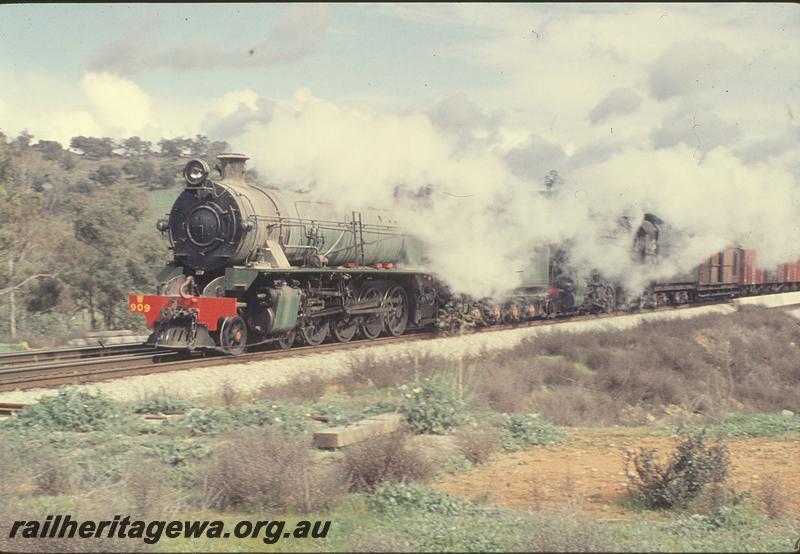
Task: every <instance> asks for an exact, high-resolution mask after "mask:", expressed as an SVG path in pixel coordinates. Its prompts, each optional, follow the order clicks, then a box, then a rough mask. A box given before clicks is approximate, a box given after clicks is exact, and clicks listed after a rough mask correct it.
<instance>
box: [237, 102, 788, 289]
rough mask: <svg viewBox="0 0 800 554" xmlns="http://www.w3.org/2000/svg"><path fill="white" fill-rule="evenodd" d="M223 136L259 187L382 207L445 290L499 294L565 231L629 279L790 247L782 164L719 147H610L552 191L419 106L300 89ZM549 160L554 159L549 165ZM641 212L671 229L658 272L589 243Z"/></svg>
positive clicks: (608, 269) (611, 272) (583, 253)
mask: <svg viewBox="0 0 800 554" xmlns="http://www.w3.org/2000/svg"><path fill="white" fill-rule="evenodd" d="M234 142H235V144H236V145H237V147H238V148H239V149H241V150H243V151H245V152H247V153H248V155H250V156H251V157H252V158H253V162H254V164H255V165H256V167H257V168H258V170H259V172H260V174H261V175H262V176H263V177H264V178H265V179H266V181H267V182H269V183H271V184H276V185H279V186H285V187H288V188H295V189H308V188H309V187H311V188H312V190H313V194H314V195H315V197H316V198H319V199H320V200H326V201H330V202H333V203H335V204H336V205H338V206H340V207H342V208H349V207H352V208H358V207H367V206H371V207H390V208H392V209H394V210H395V211H396V212H397V216H398V219H399V220H400V221H401V222H403V223H404V225H405V227H406V228H407V230H408V231H410V232H412V233H413V234H415V235H417V236H418V237H419V238H420V239H422V241H423V242H424V243H425V245H426V249H427V254H428V257H429V258H430V267H429V268H427V269H428V270H430V271H432V272H434V273H436V274H437V275H438V276H439V277H440V278H441V279H443V280H444V281H446V282H447V283H448V284H449V285H450V286H451V287H452V288H453V289H454V290H456V291H459V292H466V293H469V294H472V295H474V296H476V297H486V296H495V297H497V296H500V295H501V294H502V293H503V292H504V291H508V290H509V289H511V288H513V287H515V286H517V285H518V273H517V271H518V270H521V269H522V268H523V267H524V266H525V263H526V262H527V259H528V258H529V253H530V251H531V248H532V247H533V246H534V245H539V244H554V243H562V242H564V241H570V242H571V244H572V247H573V250H572V257H573V261H574V262H576V263H578V264H580V266H582V268H583V269H587V268H597V269H599V270H600V271H601V272H603V273H604V274H605V275H607V276H608V277H613V278H616V279H619V280H621V281H623V282H624V283H625V284H627V285H628V286H629V287H632V288H635V287H641V286H642V285H643V284H644V283H646V282H647V280H649V279H651V278H653V277H659V278H667V277H670V276H671V275H672V274H673V273H674V272H677V271H685V270H688V269H690V268H691V267H692V266H696V264H698V263H699V262H701V261H702V260H703V259H704V258H706V257H708V256H709V255H711V254H713V253H714V252H716V251H719V250H720V249H721V248H723V247H724V246H726V245H727V244H730V243H732V242H735V241H738V242H741V243H743V244H744V245H745V246H746V247H750V248H756V249H758V250H759V254H760V260H761V261H762V262H763V263H765V264H772V263H777V262H780V261H786V260H789V259H796V258H797V257H798V256H800V244H798V242H797V241H796V240H794V239H795V237H797V234H798V233H797V232H798V215H800V199H799V198H798V194H797V186H796V183H795V181H794V178H793V177H792V176H791V174H790V173H789V172H788V171H785V170H783V169H780V168H776V167H770V166H767V165H750V166H748V165H745V164H743V163H742V162H741V161H740V160H739V159H738V158H736V157H734V156H733V155H732V154H730V153H729V152H728V151H727V150H725V149H723V148H721V147H720V148H717V149H714V150H712V151H710V152H708V153H705V154H704V155H703V154H700V156H701V157H698V154H697V153H696V152H695V151H693V150H692V149H691V148H689V147H686V146H685V145H678V146H675V147H673V148H671V149H662V150H639V149H627V150H622V151H621V152H619V153H617V154H616V155H614V156H612V157H611V159H609V160H607V161H603V162H597V163H593V164H590V165H585V166H583V167H578V168H576V169H573V171H572V173H571V174H569V175H568V176H567V184H566V185H564V186H563V187H561V189H560V191H559V193H558V194H557V195H554V196H552V197H546V196H543V195H542V194H540V191H541V190H542V188H543V186H542V182H543V179H544V175H545V173H546V172H547V170H549V169H553V168H542V180H541V181H537V182H532V181H526V180H524V179H522V178H520V177H518V176H517V175H515V174H514V173H512V172H511V170H510V169H509V167H508V166H507V164H506V162H505V161H504V159H503V156H502V154H503V152H499V151H498V152H495V151H492V150H491V149H490V148H487V147H486V146H485V145H481V146H480V148H478V147H476V146H474V145H473V146H469V145H467V146H465V145H464V141H463V140H460V139H459V138H458V137H456V136H454V135H452V134H448V133H445V132H443V131H442V130H441V129H439V128H437V127H436V126H434V125H433V124H432V122H431V120H430V119H429V117H428V116H427V115H426V114H423V113H411V114H405V115H396V114H378V113H372V112H368V111H365V110H362V109H358V108H352V107H344V106H340V105H336V104H334V103H332V102H328V101H325V100H321V99H318V98H315V97H313V96H312V95H311V94H310V93H308V92H307V91H300V92H299V93H298V94H296V95H295V97H294V99H293V100H292V101H291V102H288V103H286V102H284V103H278V104H276V105H275V107H274V110H273V112H272V117H271V118H270V119H269V120H268V121H266V122H254V123H252V124H250V126H249V127H248V129H247V131H246V132H245V133H243V134H242V135H241V136H240V137H239V138H238V139H236V140H235V141H234ZM556 169H558V168H556ZM646 212H653V213H655V214H657V215H658V216H659V217H661V218H662V219H664V220H666V221H667V222H669V223H670V224H671V225H672V226H673V227H675V228H676V229H678V230H680V232H681V233H680V238H679V239H676V240H679V242H678V243H676V244H675V245H674V246H675V247H674V248H673V249H672V252H671V255H670V257H669V259H668V260H666V262H665V263H664V264H663V265H661V266H660V267H659V268H657V269H654V268H652V267H642V266H640V265H638V264H634V263H633V262H632V261H631V258H630V249H631V240H632V236H631V235H630V234H621V235H620V236H618V237H617V238H616V239H615V240H611V239H603V238H601V237H603V236H607V235H608V234H609V231H613V230H614V229H615V222H616V221H617V218H618V217H619V216H620V215H622V214H627V215H629V216H631V218H632V219H631V221H632V224H633V225H634V229H633V230H634V231H635V227H636V226H638V224H639V222H640V221H641V218H642V215H643V214H644V213H646Z"/></svg>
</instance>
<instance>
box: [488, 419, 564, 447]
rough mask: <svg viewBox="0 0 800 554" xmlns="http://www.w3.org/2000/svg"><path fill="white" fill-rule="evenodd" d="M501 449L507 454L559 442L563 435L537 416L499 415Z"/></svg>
mask: <svg viewBox="0 0 800 554" xmlns="http://www.w3.org/2000/svg"><path fill="white" fill-rule="evenodd" d="M500 426H501V428H502V445H503V449H505V450H506V451H508V452H511V451H514V450H522V449H525V448H528V447H530V446H545V445H550V444H555V443H558V442H561V441H563V440H564V439H565V436H564V433H563V432H562V431H561V430H559V429H558V428H557V427H555V426H553V424H552V423H550V422H549V421H547V420H546V419H544V418H543V417H541V416H540V415H539V414H501V415H500Z"/></svg>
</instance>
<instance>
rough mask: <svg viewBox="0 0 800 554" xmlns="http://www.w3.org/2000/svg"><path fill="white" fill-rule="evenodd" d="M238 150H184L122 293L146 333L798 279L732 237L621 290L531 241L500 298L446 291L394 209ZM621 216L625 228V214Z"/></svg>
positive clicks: (609, 298)
mask: <svg viewBox="0 0 800 554" xmlns="http://www.w3.org/2000/svg"><path fill="white" fill-rule="evenodd" d="M247 159H248V158H247V157H246V156H244V155H241V154H223V155H221V156H219V157H218V164H217V167H216V169H217V170H218V171H219V174H220V175H219V178H218V179H212V178H211V176H210V168H209V166H208V165H207V164H206V163H205V162H204V161H202V160H192V161H190V162H189V163H188V164H186V166H185V168H184V170H183V177H184V180H185V182H186V185H185V188H184V190H183V191H182V192H181V194H180V195H179V196H178V198H177V199H176V201H175V203H174V205H173V206H172V210H171V211H170V214H169V219H168V220H161V221H159V222H158V223H157V228H158V229H159V230H160V231H161V232H162V233H166V234H167V235H168V238H169V243H170V248H171V249H172V250H173V254H174V257H173V261H172V262H170V263H169V264H168V265H167V266H166V267H164V268H163V269H162V270H161V271H160V272H159V273H158V275H157V280H158V289H157V292H156V294H155V295H136V294H132V295H130V297H129V309H130V311H132V312H135V313H140V314H142V315H144V316H145V318H146V320H147V326H148V327H149V328H151V329H152V334H151V335H150V337H149V339H148V343H149V344H153V345H155V346H160V347H167V348H174V349H186V350H194V349H217V350H222V351H223V352H226V353H230V354H240V353H242V352H244V351H245V349H246V348H247V347H248V346H254V345H261V344H268V343H273V344H277V345H278V346H280V347H281V348H290V347H291V346H292V345H293V344H294V343H295V342H296V341H298V340H299V341H301V342H302V343H304V344H307V345H310V346H316V345H319V344H321V343H322V342H323V341H325V340H326V339H328V338H329V337H330V338H332V339H333V340H336V341H339V342H347V341H350V340H351V339H352V338H353V337H354V336H356V335H359V336H361V337H364V338H367V339H375V338H377V337H379V336H380V335H382V334H386V335H392V336H399V335H402V334H403V333H404V332H406V331H407V330H409V329H421V328H432V327H438V328H439V329H443V330H445V331H450V332H452V331H455V330H457V329H459V328H461V327H463V326H465V325H467V326H473V325H480V326H482V325H492V324H496V323H514V322H519V321H527V320H531V319H538V318H543V317H555V316H561V315H571V314H576V313H588V312H610V311H613V310H615V309H618V308H631V307H655V306H659V305H664V304H684V303H691V302H696V301H700V300H702V299H704V298H709V297H716V296H737V295H741V294H754V293H759V292H768V291H780V290H787V289H790V290H796V289H797V286H798V284H800V263H795V264H784V265H783V266H781V268H782V269H781V268H779V270H778V271H776V272H772V273H769V272H764V271H761V270H758V269H756V268H755V253H754V252H753V251H749V250H744V249H742V248H738V247H737V248H730V249H726V250H725V252H723V253H720V254H719V255H717V256H715V257H712V258H710V259H709V260H708V261H707V262H706V263H704V264H702V265H701V266H700V267H698V268H697V271H696V272H691V273H690V274H689V275H685V276H681V277H679V278H676V279H674V280H673V281H672V282H669V283H660V284H655V283H654V284H651V286H650V287H648V289H647V290H646V291H645V293H644V294H643V295H641V296H637V297H636V298H633V299H628V298H626V294H625V291H624V290H623V289H622V287H620V286H619V285H618V284H614V283H610V282H607V281H605V280H604V279H603V278H602V276H601V275H599V274H598V273H597V272H590V273H589V274H588V275H584V274H581V273H580V272H579V271H577V270H575V269H574V268H571V267H570V266H569V253H568V252H567V251H565V250H564V249H563V248H558V247H555V246H551V247H539V248H536V249H534V250H533V251H532V253H531V257H530V259H529V260H527V261H526V266H525V267H524V268H523V269H522V270H518V271H517V273H518V274H520V284H519V287H518V288H517V289H516V290H515V291H513V293H512V294H511V295H510V296H509V298H507V299H505V300H504V301H503V302H502V303H499V304H498V303H497V302H494V301H486V300H484V301H479V300H475V299H470V298H467V297H465V296H463V295H461V296H457V295H452V294H451V293H450V292H449V290H448V289H447V287H446V286H445V285H444V284H442V283H440V282H438V281H437V280H436V279H435V278H434V276H432V275H430V274H428V273H427V272H425V271H424V270H423V269H421V268H423V267H424V261H425V260H424V253H423V252H422V248H421V246H420V243H419V242H418V241H417V240H416V239H415V238H414V237H412V236H411V235H409V234H406V233H404V232H403V231H402V230H401V229H400V227H399V226H398V222H397V221H396V220H395V218H394V216H393V214H392V212H391V211H388V210H377V209H367V210H361V211H350V212H349V213H339V212H338V211H337V209H336V208H335V207H334V206H333V205H331V204H328V203H323V202H315V201H313V200H310V199H309V198H308V196H307V195H305V194H300V193H292V192H287V191H279V190H273V189H265V188H261V187H258V186H255V185H253V184H251V183H249V182H248V181H247V180H246V179H245V162H246V160H247ZM624 219H625V218H623V220H624ZM621 221H622V220H621ZM623 227H624V229H623ZM620 229H623V231H624V232H631V230H632V228H631V226H630V223H629V222H628V221H627V220H625V221H624V225H621V227H620ZM669 232H670V230H669V227H668V226H667V225H666V224H664V222H663V221H661V220H660V219H659V218H658V217H656V216H654V215H652V214H647V215H646V216H645V217H644V220H643V221H642V222H641V223H640V225H639V226H638V227H637V228H636V230H635V232H632V233H630V236H631V237H632V238H633V251H632V255H633V257H634V259H636V260H637V261H639V262H641V263H656V262H657V256H658V252H659V251H660V250H666V249H667V248H668V247H669V240H668V235H669Z"/></svg>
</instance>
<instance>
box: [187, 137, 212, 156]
mask: <svg viewBox="0 0 800 554" xmlns="http://www.w3.org/2000/svg"><path fill="white" fill-rule="evenodd" d="M210 146H211V141H210V140H209V139H208V137H207V136H205V135H195V137H194V140H191V139H190V145H189V152H190V153H191V155H192V156H194V157H200V156H205V155H206V154H208V149H209V147H210Z"/></svg>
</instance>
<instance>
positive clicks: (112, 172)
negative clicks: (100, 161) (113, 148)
mask: <svg viewBox="0 0 800 554" xmlns="http://www.w3.org/2000/svg"><path fill="white" fill-rule="evenodd" d="M121 176H122V171H120V169H119V168H118V167H117V166H114V165H107V164H104V165H101V166H100V167H98V168H97V169H95V170H94V171H93V172H92V173H91V174H90V175H89V179H91V180H92V181H94V182H96V183H100V184H101V185H103V186H106V187H110V186H111V185H113V184H114V183H116V182H117V181H118V180H119V178H120V177H121Z"/></svg>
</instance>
